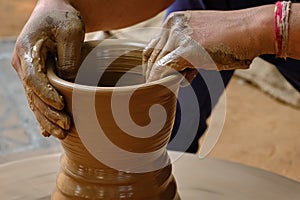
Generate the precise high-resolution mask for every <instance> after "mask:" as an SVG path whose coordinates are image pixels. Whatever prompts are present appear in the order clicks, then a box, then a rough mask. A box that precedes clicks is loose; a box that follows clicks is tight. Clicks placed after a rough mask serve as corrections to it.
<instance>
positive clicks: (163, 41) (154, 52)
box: [146, 28, 170, 78]
mask: <svg viewBox="0 0 300 200" xmlns="http://www.w3.org/2000/svg"><path fill="white" fill-rule="evenodd" d="M169 31H170V30H169V29H166V28H164V29H163V30H162V34H160V36H159V38H158V41H157V43H156V45H155V46H154V48H153V50H152V53H151V55H150V57H149V59H148V62H147V70H146V78H148V76H149V73H150V71H151V70H152V67H153V64H154V63H155V62H156V61H157V56H158V55H159V54H160V52H161V51H162V49H163V48H164V46H165V44H166V43H167V41H168V39H169Z"/></svg>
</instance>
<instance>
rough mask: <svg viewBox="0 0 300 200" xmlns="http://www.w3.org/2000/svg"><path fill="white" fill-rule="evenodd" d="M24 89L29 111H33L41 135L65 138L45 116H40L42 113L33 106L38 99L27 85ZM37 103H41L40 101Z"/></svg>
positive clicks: (61, 131)
mask: <svg viewBox="0 0 300 200" xmlns="http://www.w3.org/2000/svg"><path fill="white" fill-rule="evenodd" d="M24 87H25V93H26V96H27V100H28V103H29V106H30V109H31V110H32V111H33V113H34V115H35V117H36V119H37V121H38V122H39V124H40V126H41V130H42V134H43V135H44V136H45V137H49V136H50V135H49V134H51V135H53V136H55V137H57V138H59V139H64V138H65V137H66V133H65V132H64V131H63V130H62V129H61V128H60V127H59V126H57V125H55V124H52V123H51V121H49V120H48V119H47V118H46V117H45V116H43V115H42V113H41V112H40V111H39V109H38V108H37V107H36V105H35V103H36V102H37V101H36V100H37V99H36V98H38V97H37V96H36V95H35V94H34V93H33V91H32V90H31V88H29V87H28V86H27V85H24ZM39 101H40V102H42V101H41V100H39Z"/></svg>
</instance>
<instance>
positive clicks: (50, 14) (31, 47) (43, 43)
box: [12, 0, 85, 139]
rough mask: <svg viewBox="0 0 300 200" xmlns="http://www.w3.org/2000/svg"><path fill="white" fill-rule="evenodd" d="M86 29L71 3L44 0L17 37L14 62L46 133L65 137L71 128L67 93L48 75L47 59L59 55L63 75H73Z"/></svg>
mask: <svg viewBox="0 0 300 200" xmlns="http://www.w3.org/2000/svg"><path fill="white" fill-rule="evenodd" d="M84 33H85V31H84V24H83V22H82V20H81V17H80V15H79V13H78V11H76V10H75V9H74V8H73V7H72V6H71V5H69V4H67V3H66V2H65V1H60V0H58V1H56V0H53V1H46V0H45V1H42V0H40V1H38V3H37V5H36V7H35V9H34V11H33V13H32V15H31V17H30V19H29V20H28V21H27V23H26V25H25V26H24V28H23V30H22V32H21V34H20V35H19V37H18V39H17V42H16V46H15V50H14V54H13V57H12V65H13V67H14V68H15V70H16V71H17V73H18V75H19V77H20V79H21V80H22V83H23V86H24V88H25V92H26V95H27V99H28V103H29V105H30V108H31V109H32V111H33V112H34V114H35V117H36V119H37V121H38V122H39V124H40V126H41V129H42V133H43V135H44V136H50V135H53V136H55V137H57V138H60V139H63V138H65V137H66V133H67V131H66V130H68V129H69V128H70V117H69V116H68V115H67V114H66V113H65V112H64V111H63V108H64V101H63V97H62V96H61V95H60V94H59V93H58V92H57V91H56V90H55V88H53V87H52V86H51V84H50V83H49V81H48V79H47V76H46V71H47V67H46V66H45V63H46V60H47V59H49V58H52V59H55V60H56V70H57V72H58V74H59V76H63V77H64V79H73V78H74V77H72V76H74V73H73V71H74V70H76V67H79V64H80V51H81V46H82V43H83V39H84Z"/></svg>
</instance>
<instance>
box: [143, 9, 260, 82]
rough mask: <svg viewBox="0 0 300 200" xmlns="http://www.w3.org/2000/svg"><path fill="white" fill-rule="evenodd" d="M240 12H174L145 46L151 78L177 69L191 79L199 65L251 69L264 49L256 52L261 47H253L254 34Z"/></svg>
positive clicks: (144, 53) (147, 74)
mask: <svg viewBox="0 0 300 200" xmlns="http://www.w3.org/2000/svg"><path fill="white" fill-rule="evenodd" d="M236 15H237V14H236V13H230V12H226V13H224V12H220V11H209V12H204V11H185V12H175V13H172V14H170V15H169V17H168V18H167V20H166V21H165V23H164V25H163V27H162V30H161V32H160V34H159V35H158V37H156V38H154V39H153V40H151V41H150V43H149V44H148V45H147V47H146V48H145V49H144V52H143V55H144V56H143V60H144V64H146V65H147V68H146V69H147V70H146V79H147V81H154V80H157V79H160V78H162V77H164V76H166V75H168V74H170V73H173V72H174V70H176V71H185V72H187V73H185V76H186V78H187V79H188V80H189V81H190V80H191V79H193V77H194V76H195V71H196V70H195V68H203V69H207V70H229V69H237V68H242V69H245V68H248V67H249V65H250V64H251V61H252V60H253V58H254V57H255V56H257V55H259V53H260V52H257V51H256V50H259V48H257V49H250V48H249V47H251V48H252V47H253V46H254V45H253V44H252V45H251V37H250V38H249V35H250V34H249V33H248V32H246V31H247V29H245V28H243V26H241V25H240V24H241V23H246V22H245V21H239V20H237V17H238V16H236ZM227 21H228V22H227ZM252 21H253V20H252ZM246 34H247V35H246ZM245 35H246V36H248V37H244V36H245ZM242 37H244V38H245V39H244V38H242ZM239 38H242V39H241V40H239ZM237 41H240V42H237ZM200 44H201V45H200ZM254 47H255V46H254ZM252 50H253V51H252ZM187 69H194V70H187ZM172 71H173V72H172Z"/></svg>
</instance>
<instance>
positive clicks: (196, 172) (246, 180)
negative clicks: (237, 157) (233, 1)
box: [0, 152, 300, 200]
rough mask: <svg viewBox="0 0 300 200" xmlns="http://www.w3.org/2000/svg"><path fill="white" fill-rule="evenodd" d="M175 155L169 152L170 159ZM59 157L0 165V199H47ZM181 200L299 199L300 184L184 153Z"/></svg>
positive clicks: (179, 165) (178, 170) (179, 168)
mask: <svg viewBox="0 0 300 200" xmlns="http://www.w3.org/2000/svg"><path fill="white" fill-rule="evenodd" d="M176 155H178V153H176V152H170V156H171V157H172V156H175V157H176ZM59 157H60V154H53V155H47V156H41V157H35V158H30V159H26V160H21V161H17V162H12V163H8V164H4V165H0V180H1V181H0V199H5V200H46V199H47V200H49V199H50V193H51V190H52V188H54V185H55V179H56V173H57V171H58V169H59ZM173 167H174V176H175V177H176V180H177V184H178V187H179V194H180V196H181V198H182V199H183V200H193V199H205V200H220V199H222V200H227V199H228V200H229V199H230V200H234V199H237V200H241V199H242V200H247V199H263V200H268V199H270V200H276V199H278V200H281V199H289V200H296V199H300V183H298V182H295V181H292V180H290V179H287V178H284V177H282V176H278V175H275V174H272V173H269V172H266V171H263V170H259V169H255V168H252V167H247V166H243V165H240V164H235V163H231V162H228V161H223V160H218V159H211V158H207V159H204V160H199V159H198V158H197V157H196V156H195V155H191V154H184V156H182V157H180V158H179V159H178V160H177V161H175V162H174V165H173Z"/></svg>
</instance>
